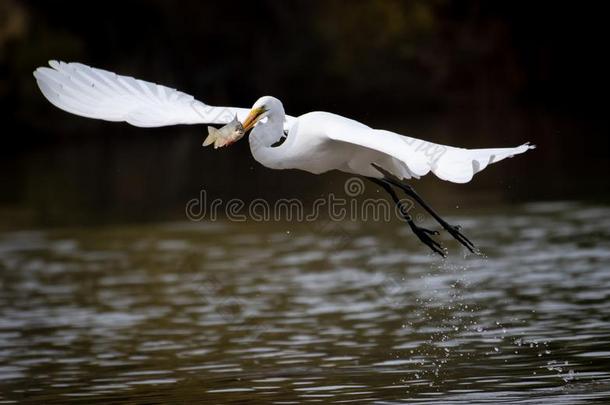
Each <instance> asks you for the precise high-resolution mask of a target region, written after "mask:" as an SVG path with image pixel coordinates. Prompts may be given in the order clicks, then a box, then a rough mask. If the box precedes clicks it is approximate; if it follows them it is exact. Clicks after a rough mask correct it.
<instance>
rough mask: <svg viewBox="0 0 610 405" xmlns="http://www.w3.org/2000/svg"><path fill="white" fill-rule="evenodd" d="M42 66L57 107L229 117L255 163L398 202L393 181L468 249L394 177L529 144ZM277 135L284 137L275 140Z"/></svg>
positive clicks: (465, 164) (150, 119)
mask: <svg viewBox="0 0 610 405" xmlns="http://www.w3.org/2000/svg"><path fill="white" fill-rule="evenodd" d="M49 64H50V66H51V68H47V67H41V68H38V69H37V70H36V71H35V72H34V76H35V78H36V80H37V83H38V86H39V87H40V90H41V91H42V93H43V94H44V96H45V97H46V98H47V99H48V100H49V101H50V102H51V103H52V104H54V105H55V106H57V107H59V108H61V109H63V110H65V111H68V112H71V113H73V114H77V115H81V116H84V117H89V118H97V119H102V120H107V121H125V122H128V123H130V124H132V125H135V126H140V127H157V126H166V125H176V124H227V123H229V122H231V121H232V120H233V119H234V117H237V119H238V120H239V121H241V122H243V127H244V130H245V131H248V130H249V129H252V132H251V134H250V136H249V143H250V149H251V152H252V156H253V157H254V159H256V160H257V161H258V162H259V163H261V164H262V165H264V166H266V167H269V168H271V169H300V170H305V171H308V172H310V173H314V174H320V173H324V172H327V171H330V170H340V171H343V172H346V173H351V174H357V175H361V176H365V177H367V178H370V179H372V180H374V181H376V182H378V184H380V185H381V186H382V187H384V188H385V189H386V191H388V192H389V193H390V195H392V198H393V199H394V201H395V202H396V203H397V204H398V205H399V206H400V202H399V201H398V199H397V196H396V195H395V194H394V193H393V191H392V190H391V187H392V186H396V187H399V188H401V189H402V190H403V191H405V193H407V194H408V195H410V196H411V197H413V198H414V199H416V200H417V201H418V202H420V204H422V206H424V208H426V210H428V211H429V212H431V214H432V215H433V216H434V217H435V218H436V219H437V221H439V223H441V225H442V226H443V228H445V229H446V230H447V231H449V232H450V233H451V234H452V235H453V236H454V237H455V238H456V239H458V240H459V241H460V242H461V243H462V244H464V245H465V246H466V247H468V249H470V250H473V248H474V246H473V245H472V243H470V241H468V240H467V239H466V238H465V237H464V236H463V235H461V233H460V232H459V230H458V228H457V227H453V226H451V225H449V224H447V223H446V222H444V221H443V220H442V219H441V218H440V217H439V216H438V215H437V214H436V213H435V212H434V211H433V210H432V209H431V208H430V207H428V206H427V205H426V204H425V203H424V202H423V200H421V198H420V197H419V196H418V195H417V194H415V192H414V190H412V188H411V187H410V186H406V185H404V184H403V183H401V182H400V181H402V180H404V179H411V178H420V177H421V176H424V175H426V174H428V173H430V172H432V173H434V174H435V175H436V176H437V177H439V178H441V179H443V180H447V181H451V182H454V183H466V182H468V181H470V180H471V179H472V177H473V176H474V174H476V173H478V172H479V171H481V170H483V169H484V168H486V167H487V166H488V165H489V164H491V163H495V162H498V161H500V160H502V159H504V158H507V157H511V156H513V155H516V154H519V153H523V152H525V151H527V150H528V149H530V148H533V146H530V145H528V144H523V145H521V146H517V147H513V148H493V149H464V148H457V147H452V146H447V145H440V144H435V143H432V142H428V141H424V140H421V139H417V138H411V137H407V136H403V135H400V134H397V133H394V132H390V131H386V130H380V129H373V128H370V127H368V126H367V125H365V124H362V123H360V122H358V121H355V120H352V119H349V118H345V117H342V116H340V115H337V114H332V113H328V112H321V111H317V112H310V113H307V114H304V115H301V116H299V117H296V118H295V117H292V116H290V115H286V114H285V111H284V106H283V105H282V103H281V102H280V100H278V99H276V98H274V97H270V96H264V97H261V98H260V99H259V100H257V101H256V103H254V105H253V106H252V108H251V109H245V108H237V107H214V106H210V105H206V104H204V103H202V102H200V101H197V100H195V99H194V98H193V97H192V96H190V95H188V94H185V93H182V92H180V91H177V90H175V89H171V88H168V87H165V86H161V85H158V84H154V83H149V82H145V81H143V80H138V79H134V78H132V77H127V76H119V75H117V74H115V73H112V72H108V71H105V70H101V69H96V68H92V67H89V66H86V65H83V64H80V63H64V62H56V61H51V62H49ZM285 134H286V135H285ZM284 136H286V139H285V140H284V141H283V142H279V141H280V140H281V139H282V138H283V137H284ZM387 187H390V189H388V188H387ZM401 210H402V207H401ZM404 217H405V220H407V222H409V225H410V226H411V228H412V229H413V231H414V232H415V233H416V234H417V236H418V237H419V238H420V239H421V240H422V241H423V242H424V243H426V244H427V245H428V246H430V247H431V248H432V249H433V250H434V251H435V252H437V253H440V254H443V253H441V250H440V245H439V244H438V243H436V242H435V241H433V240H431V239H430V238H429V236H427V235H428V234H433V232H432V231H428V230H425V229H423V228H419V227H418V226H416V225H415V224H414V223H413V221H412V219H411V217H410V216H409V215H408V214H407V213H406V212H405V213H404ZM437 245H438V246H437ZM436 247H438V249H437V248H436Z"/></svg>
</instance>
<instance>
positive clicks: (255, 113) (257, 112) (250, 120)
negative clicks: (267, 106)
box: [242, 108, 265, 132]
mask: <svg viewBox="0 0 610 405" xmlns="http://www.w3.org/2000/svg"><path fill="white" fill-rule="evenodd" d="M264 112H265V110H263V109H262V108H253V109H252V110H250V113H249V114H248V116H247V117H246V119H245V120H244V122H243V124H242V125H243V126H244V132H246V131H248V130H249V129H251V128H252V127H254V125H256V123H257V122H258V120H259V119H260V117H261V114H262V113H264Z"/></svg>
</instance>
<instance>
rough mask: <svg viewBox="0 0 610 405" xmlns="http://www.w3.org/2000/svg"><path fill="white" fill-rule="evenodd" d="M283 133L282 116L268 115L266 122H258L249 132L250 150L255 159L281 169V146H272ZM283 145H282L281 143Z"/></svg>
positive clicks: (272, 167) (264, 164)
mask: <svg viewBox="0 0 610 405" xmlns="http://www.w3.org/2000/svg"><path fill="white" fill-rule="evenodd" d="M283 135H284V116H283V114H282V116H281V117H280V116H279V114H278V115H275V116H269V117H268V118H267V122H264V123H259V124H258V125H257V126H256V128H254V129H253V130H252V132H251V133H250V137H249V139H248V141H249V142H250V151H251V152H252V156H253V157H254V159H256V161H258V162H259V163H261V164H262V165H263V166H266V167H269V168H271V169H283V168H284V167H283V165H282V161H283V157H284V158H285V156H282V155H283V153H284V152H283V150H284V148H282V147H272V146H271V145H273V144H274V143H276V142H277V141H279V140H280V139H281V138H282V136H283ZM282 146H283V145H282Z"/></svg>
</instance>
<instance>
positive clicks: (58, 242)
mask: <svg viewBox="0 0 610 405" xmlns="http://www.w3.org/2000/svg"><path fill="white" fill-rule="evenodd" d="M451 220H452V221H453V222H455V223H460V224H462V225H463V226H464V228H465V230H466V233H467V234H468V235H469V236H470V237H471V238H472V239H473V240H474V241H476V242H477V243H478V245H479V246H481V248H482V250H483V251H484V252H485V254H486V256H485V257H477V256H473V255H466V256H465V255H464V253H463V252H461V251H460V249H459V248H458V246H457V245H456V244H455V243H453V242H450V241H448V240H446V245H447V246H448V247H449V249H450V257H449V259H448V260H445V261H443V260H440V259H438V258H437V257H433V256H431V255H429V254H428V251H427V250H426V248H425V247H423V246H421V245H420V244H418V243H417V242H416V241H415V240H414V238H413V237H412V236H411V235H410V232H409V230H408V229H407V228H406V227H405V226H403V225H402V224H400V223H398V222H393V223H391V224H383V223H381V224H380V223H372V222H364V223H346V224H340V225H337V224H331V225H332V226H314V225H307V224H286V223H267V224H260V223H229V222H214V223H210V222H201V223H175V224H174V223H172V224H159V225H155V226H131V227H130V226H124V227H98V228H89V229H80V230H77V229H72V230H54V231H27V232H26V231H19V232H5V233H3V234H0V292H1V295H0V404H4V403H14V402H29V403H45V404H64V403H75V402H80V403H105V404H108V403H148V404H153V403H193V402H207V403H243V402H246V400H252V401H257V402H261V403H277V404H288V403H308V402H318V403H363V402H378V403H394V402H409V403H427V402H442V403H482V402H488V403H502V402H527V403H543V402H544V403H555V404H556V403H585V402H587V403H588V402H591V401H592V400H593V399H597V400H598V401H600V402H601V401H603V400H605V401H610V249H609V247H610V207H605V206H590V205H581V204H578V203H567V202H566V203H540V204H528V205H522V206H518V207H505V208H498V209H495V210H493V211H489V212H486V213H481V214H478V215H464V216H461V217H454V218H451ZM346 235H347V237H346Z"/></svg>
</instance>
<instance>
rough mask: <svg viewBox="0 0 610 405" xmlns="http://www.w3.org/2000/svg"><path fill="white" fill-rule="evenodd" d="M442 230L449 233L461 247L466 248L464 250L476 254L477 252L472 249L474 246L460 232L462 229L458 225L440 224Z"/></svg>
mask: <svg viewBox="0 0 610 405" xmlns="http://www.w3.org/2000/svg"><path fill="white" fill-rule="evenodd" d="M441 225H442V226H443V228H444V229H445V230H446V231H447V232H449V234H450V235H451V236H453V237H454V238H455V240H457V241H458V242H460V243H461V244H462V245H464V246H466V249H468V250H470V251H471V252H472V253H474V254H478V251H477V250H476V248H475V247H474V244H473V243H472V242H471V241H470V239H468V238H467V237H466V236H465V235H464V234H463V233H462V232H460V230H461V229H462V227H461V226H459V225H455V226H454V225H449V224H448V223H444V224H441Z"/></svg>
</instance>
